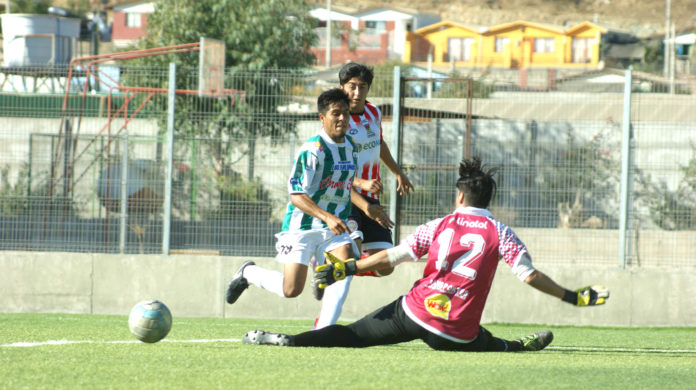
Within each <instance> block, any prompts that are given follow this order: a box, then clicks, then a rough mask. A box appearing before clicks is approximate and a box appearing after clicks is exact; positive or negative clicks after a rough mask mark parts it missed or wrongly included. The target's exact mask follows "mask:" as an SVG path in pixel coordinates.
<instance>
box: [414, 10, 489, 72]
mask: <svg viewBox="0 0 696 390" xmlns="http://www.w3.org/2000/svg"><path fill="white" fill-rule="evenodd" d="M483 30H485V28H481V27H476V26H468V25H464V24H460V23H455V22H450V21H447V20H443V21H441V22H438V23H435V24H431V25H429V26H425V27H421V28H419V29H418V30H416V32H415V33H411V34H409V35H407V38H406V39H407V41H406V45H405V50H404V57H403V61H404V62H406V63H411V62H425V61H427V60H428V54H431V55H432V63H433V65H447V64H454V65H455V66H477V65H479V62H478V60H479V58H480V57H481V50H480V49H481V41H482V38H483V36H482V35H481V31H483Z"/></svg>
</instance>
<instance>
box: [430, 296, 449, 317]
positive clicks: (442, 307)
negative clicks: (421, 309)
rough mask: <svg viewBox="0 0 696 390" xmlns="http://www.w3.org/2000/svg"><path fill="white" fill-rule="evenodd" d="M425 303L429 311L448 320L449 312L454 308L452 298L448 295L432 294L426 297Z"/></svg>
mask: <svg viewBox="0 0 696 390" xmlns="http://www.w3.org/2000/svg"><path fill="white" fill-rule="evenodd" d="M423 304H424V305H425V309H426V310H427V311H428V313H430V314H432V315H434V316H436V317H440V318H444V319H446V320H447V319H449V313H450V310H451V309H452V303H451V302H450V299H449V297H448V296H447V295H445V294H435V295H431V296H429V297H427V298H425V300H424V301H423Z"/></svg>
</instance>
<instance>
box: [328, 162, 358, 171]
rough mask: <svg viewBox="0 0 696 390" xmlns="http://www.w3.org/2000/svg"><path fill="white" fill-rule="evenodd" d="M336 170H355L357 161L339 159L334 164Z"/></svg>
mask: <svg viewBox="0 0 696 390" xmlns="http://www.w3.org/2000/svg"><path fill="white" fill-rule="evenodd" d="M332 169H333V170H334V171H354V170H355V163H353V161H339V162H337V163H336V164H334V165H333V167H332Z"/></svg>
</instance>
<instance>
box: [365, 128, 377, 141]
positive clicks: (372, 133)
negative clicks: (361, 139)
mask: <svg viewBox="0 0 696 390" xmlns="http://www.w3.org/2000/svg"><path fill="white" fill-rule="evenodd" d="M365 130H367V137H368V138H372V137H376V136H377V134H375V132H374V131H372V129H371V128H370V126H369V125H368V126H365Z"/></svg>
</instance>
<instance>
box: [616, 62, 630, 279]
mask: <svg viewBox="0 0 696 390" xmlns="http://www.w3.org/2000/svg"><path fill="white" fill-rule="evenodd" d="M631 78H632V75H631V68H630V67H629V68H628V69H627V70H626V76H625V81H624V96H623V97H624V102H623V103H624V104H623V123H622V125H621V195H620V197H621V199H620V202H621V207H620V209H619V267H621V268H625V267H626V230H627V226H628V211H629V197H630V194H629V170H630V160H631V158H630V157H631V156H630V153H631V148H630V143H631Z"/></svg>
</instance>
